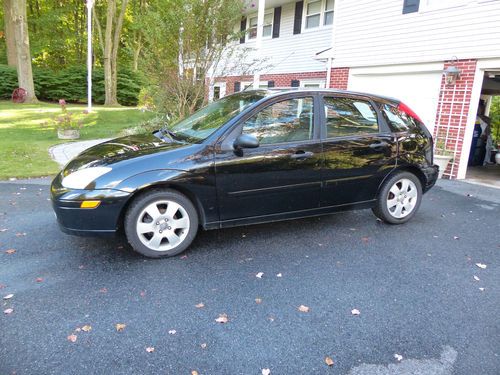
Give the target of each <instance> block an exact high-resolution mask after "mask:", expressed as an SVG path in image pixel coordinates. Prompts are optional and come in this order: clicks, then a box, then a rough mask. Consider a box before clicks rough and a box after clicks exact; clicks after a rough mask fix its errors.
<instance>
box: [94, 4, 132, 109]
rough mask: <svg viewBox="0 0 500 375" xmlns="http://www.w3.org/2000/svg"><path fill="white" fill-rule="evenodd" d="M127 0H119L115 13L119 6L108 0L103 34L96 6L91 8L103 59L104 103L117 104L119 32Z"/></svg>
mask: <svg viewBox="0 0 500 375" xmlns="http://www.w3.org/2000/svg"><path fill="white" fill-rule="evenodd" d="M127 4H128V0H121V10H120V12H119V13H117V7H118V6H119V4H118V2H117V0H108V5H107V11H106V28H105V30H104V36H103V34H102V27H101V23H100V20H99V17H98V11H97V8H96V7H94V8H93V12H94V19H95V21H96V26H97V31H98V36H99V41H100V46H101V49H102V53H103V60H104V87H105V98H106V99H105V103H104V104H105V105H109V106H113V105H118V99H117V75H118V50H119V47H120V34H121V32H122V27H123V19H124V18H125V11H126V10H127Z"/></svg>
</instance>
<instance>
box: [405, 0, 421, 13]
mask: <svg viewBox="0 0 500 375" xmlns="http://www.w3.org/2000/svg"><path fill="white" fill-rule="evenodd" d="M419 5H420V0H404V3H403V14H406V13H414V12H418V7H419Z"/></svg>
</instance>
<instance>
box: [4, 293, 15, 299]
mask: <svg viewBox="0 0 500 375" xmlns="http://www.w3.org/2000/svg"><path fill="white" fill-rule="evenodd" d="M12 297H14V295H13V294H7V295H6V296H5V297H3V299H11V298H12Z"/></svg>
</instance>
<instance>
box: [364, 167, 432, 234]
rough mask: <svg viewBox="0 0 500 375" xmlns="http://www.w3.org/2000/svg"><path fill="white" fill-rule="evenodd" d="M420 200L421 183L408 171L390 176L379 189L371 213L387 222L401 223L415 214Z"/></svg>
mask: <svg viewBox="0 0 500 375" xmlns="http://www.w3.org/2000/svg"><path fill="white" fill-rule="evenodd" d="M421 200H422V183H421V182H420V180H419V178H418V177H417V176H415V175H414V174H413V173H410V172H397V173H395V174H393V175H392V176H390V177H389V178H388V179H387V180H386V181H385V182H384V183H383V184H382V187H381V188H380V190H379V193H378V196H377V201H376V204H375V207H374V208H372V211H373V213H374V214H375V216H377V217H378V218H379V219H381V220H383V221H385V222H386V223H389V224H403V223H406V222H407V221H409V220H410V219H411V218H412V217H413V216H415V214H416V212H417V211H418V208H419V207H420V202H421Z"/></svg>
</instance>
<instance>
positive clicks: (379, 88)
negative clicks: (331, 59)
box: [349, 68, 442, 132]
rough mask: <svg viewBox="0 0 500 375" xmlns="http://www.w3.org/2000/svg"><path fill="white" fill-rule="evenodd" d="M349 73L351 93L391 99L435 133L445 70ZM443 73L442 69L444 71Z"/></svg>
mask: <svg viewBox="0 0 500 375" xmlns="http://www.w3.org/2000/svg"><path fill="white" fill-rule="evenodd" d="M388 69H390V68H385V69H383V70H385V71H384V72H381V69H372V70H371V71H370V70H369V69H361V68H359V69H350V75H349V90H353V91H361V92H367V93H371V94H378V95H384V96H390V97H393V98H396V99H399V100H401V101H403V102H404V103H405V104H407V105H408V106H409V107H410V108H411V109H413V110H414V111H415V112H416V113H417V114H418V115H419V116H420V118H421V119H422V120H423V121H424V123H425V125H426V126H427V128H428V129H429V130H430V131H431V132H432V131H433V130H434V123H435V121H436V111H437V106H438V100H439V91H440V85H441V75H442V73H441V72H442V70H438V71H436V70H434V71H431V72H428V71H427V72H422V71H416V72H408V71H406V72H394V73H390V72H389V73H387V71H388ZM441 69H442V68H441Z"/></svg>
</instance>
